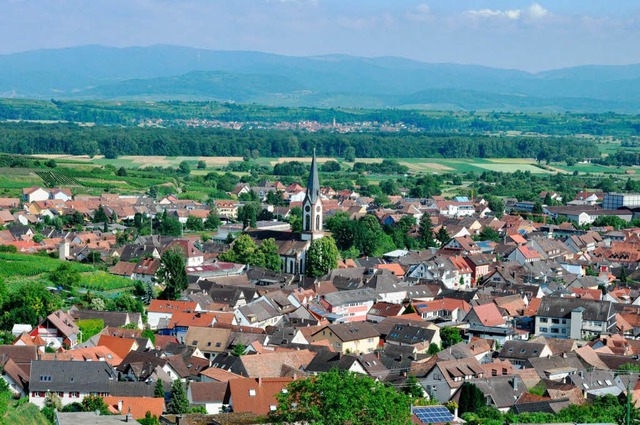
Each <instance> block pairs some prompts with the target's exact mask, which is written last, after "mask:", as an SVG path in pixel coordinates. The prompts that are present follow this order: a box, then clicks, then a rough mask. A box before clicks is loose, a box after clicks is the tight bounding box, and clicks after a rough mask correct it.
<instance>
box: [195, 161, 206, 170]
mask: <svg viewBox="0 0 640 425" xmlns="http://www.w3.org/2000/svg"><path fill="white" fill-rule="evenodd" d="M197 167H198V170H204V169H206V168H207V163H206V162H204V161H203V160H200V161H198V165H197Z"/></svg>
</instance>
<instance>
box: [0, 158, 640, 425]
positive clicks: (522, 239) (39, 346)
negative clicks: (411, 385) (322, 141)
mask: <svg viewBox="0 0 640 425" xmlns="http://www.w3.org/2000/svg"><path fill="white" fill-rule="evenodd" d="M250 192H253V193H255V194H256V195H257V197H258V199H259V201H260V202H261V203H262V207H263V209H265V210H267V211H269V212H271V213H273V215H274V216H275V217H276V218H275V219H274V220H262V221H261V220H256V221H255V223H250V224H249V225H247V226H245V225H244V224H245V223H242V220H241V219H239V211H241V210H242V207H243V202H242V201H238V200H237V199H236V200H216V201H215V202H214V203H213V204H211V205H206V204H202V203H199V202H196V201H190V200H180V199H178V198H177V197H176V196H165V197H162V198H160V199H154V198H152V197H150V196H148V195H133V196H132V195H126V196H125V195H122V196H121V195H117V194H104V195H101V196H85V195H81V194H75V195H73V194H72V193H71V191H70V190H69V189H66V188H44V187H32V188H28V189H24V191H23V198H22V199H17V198H2V199H0V207H1V208H3V209H2V210H0V224H2V225H3V227H4V230H0V244H1V245H2V246H4V247H14V248H7V250H9V251H15V252H16V253H22V254H31V255H39V254H42V253H45V255H46V253H49V254H51V255H52V256H54V257H56V258H59V259H60V260H64V261H68V262H80V263H87V262H92V263H94V264H95V263H96V262H97V263H99V264H102V265H103V267H105V268H106V269H107V270H108V271H109V273H111V274H113V275H116V276H120V277H124V278H126V279H131V280H132V281H139V282H141V283H142V286H145V287H148V288H151V289H152V291H151V292H152V293H153V288H155V287H157V286H158V285H159V284H161V283H162V282H160V281H159V280H158V274H159V273H158V271H159V270H160V269H161V267H162V264H161V263H162V260H161V259H162V256H163V254H164V253H165V252H167V251H170V250H179V252H180V253H181V254H182V257H183V260H184V263H185V270H186V274H187V278H188V285H187V287H186V289H184V290H183V291H181V293H180V294H179V296H178V297H177V299H176V300H161V299H153V298H154V296H150V297H149V298H148V299H145V304H146V305H145V311H144V313H140V312H126V311H105V310H99V309H87V308H80V307H78V306H75V305H73V302H70V303H69V305H66V306H65V308H62V309H59V310H57V311H54V312H51V313H50V314H49V315H48V316H47V317H43V318H42V319H41V321H40V322H39V323H38V324H37V325H36V326H32V325H30V324H24V323H15V324H14V326H13V331H12V332H13V336H14V337H15V341H14V342H13V343H12V344H11V345H1V346H0V359H1V363H2V377H3V379H4V380H5V381H6V382H7V383H8V385H9V386H10V389H11V391H12V392H13V393H14V394H15V396H16V397H28V400H29V402H30V403H32V404H34V405H36V406H38V407H39V408H42V407H45V403H46V400H47V398H48V397H50V394H51V393H54V394H57V396H58V398H59V401H60V403H61V405H62V406H66V405H70V404H72V403H77V402H81V401H82V400H83V399H84V398H85V397H87V396H99V397H102V398H103V399H104V402H105V403H106V405H107V406H108V409H109V411H110V412H111V413H113V414H118V415H125V416H127V417H132V418H133V419H136V420H138V419H144V418H145V415H146V414H147V412H149V413H150V414H151V415H153V416H157V417H161V416H162V415H163V414H166V412H167V403H168V401H169V400H170V395H171V393H172V385H173V384H174V382H175V381H176V380H179V381H181V382H183V383H188V386H186V393H187V398H188V400H189V404H190V406H191V407H196V408H200V409H199V411H201V413H206V414H209V415H225V414H226V415H245V416H244V417H245V419H246V417H249V418H251V417H256V418H257V417H262V416H265V415H267V414H269V412H272V411H274V410H275V409H276V408H277V400H276V395H277V394H279V393H283V392H286V391H287V390H286V386H287V385H288V384H289V383H290V382H292V381H293V380H296V379H301V378H304V377H307V376H314V375H318V374H322V373H325V372H328V371H329V370H331V369H334V368H337V369H339V370H344V371H351V372H357V373H360V374H364V375H368V376H370V377H372V378H374V379H376V380H378V381H381V382H385V383H389V384H391V385H393V386H395V387H397V388H402V386H403V385H406V382H407V380H408V379H413V378H412V377H415V378H416V379H417V381H418V382H419V384H420V385H421V387H422V390H423V393H424V396H425V397H426V398H428V399H430V400H435V401H436V402H437V403H439V404H446V403H448V402H450V401H455V402H459V401H460V396H461V389H462V388H463V384H464V383H465V382H471V383H473V384H475V385H476V386H477V387H478V388H479V389H480V391H481V392H482V393H483V395H484V397H485V400H486V404H487V405H488V406H492V407H495V408H496V409H498V410H500V411H501V412H507V411H511V412H516V413H523V412H547V413H557V412H559V411H560V410H562V409H563V408H565V407H567V406H569V405H573V404H584V403H586V402H588V401H590V400H592V399H594V398H595V397H600V396H604V395H607V394H610V395H613V396H620V395H621V394H622V395H623V396H624V395H626V394H627V393H629V394H630V397H631V398H632V400H633V403H637V404H638V405H640V382H639V381H638V376H637V374H636V375H633V374H620V373H619V372H620V370H630V369H631V370H635V369H634V368H640V360H639V357H638V356H639V355H640V343H639V342H638V339H637V336H638V335H639V334H640V290H639V289H638V287H637V286H636V285H634V284H633V283H632V281H633V280H637V278H638V276H639V275H640V271H639V270H638V261H639V260H640V229H635V228H631V229H624V230H620V229H617V228H614V227H613V226H600V227H596V226H594V225H593V223H594V222H597V221H596V220H598V219H599V218H602V217H616V218H618V219H620V220H624V221H625V222H630V221H632V220H633V219H634V216H635V215H636V214H637V213H636V212H635V211H637V208H639V207H640V195H633V194H631V195H630V194H626V195H622V194H617V193H596V192H580V193H578V195H577V196H576V199H574V200H571V201H569V202H567V203H566V205H558V202H552V203H551V205H546V202H545V201H548V200H549V199H552V200H553V201H558V199H557V198H558V195H557V194H555V193H541V194H540V202H539V203H540V204H541V206H542V214H539V213H534V210H535V209H536V208H537V206H536V203H533V202H519V201H518V200H516V199H513V200H508V199H507V200H506V202H505V206H506V212H505V213H504V214H502V213H496V212H494V211H492V210H491V209H490V208H489V206H488V203H487V202H486V200H484V199H482V198H474V199H469V198H455V199H445V198H444V197H440V196H433V197H430V198H423V199H414V198H409V197H407V196H397V197H390V198H393V199H391V201H392V202H393V205H394V207H393V208H383V207H379V206H377V205H375V203H374V200H373V199H371V198H367V197H364V196H359V194H358V193H356V192H354V191H350V190H342V191H336V190H333V189H332V188H329V187H323V186H321V185H320V181H319V178H318V173H317V165H316V163H315V158H314V162H313V163H312V166H311V172H310V176H309V182H308V184H307V187H306V188H303V187H301V186H300V185H297V184H292V185H289V186H285V185H283V184H281V183H279V182H277V181H265V182H261V184H260V185H259V186H253V187H252V186H249V185H246V184H238V186H237V187H236V188H235V189H234V190H233V192H232V195H234V196H235V197H236V198H237V197H238V196H240V195H241V194H243V193H250ZM270 193H280V194H281V197H282V200H283V201H284V204H285V206H281V205H280V206H274V205H272V204H269V203H268V202H267V200H268V199H272V196H269V194H270ZM296 207H297V208H299V209H300V210H302V223H301V232H297V231H293V230H292V225H291V223H290V222H291V220H290V218H291V212H292V210H293V209H294V208H296ZM212 214H215V215H217V217H218V218H219V219H220V221H221V224H220V225H219V226H217V229H216V231H215V232H214V233H215V234H214V235H212V237H211V238H210V239H209V238H206V240H203V239H204V238H202V235H201V234H200V233H197V232H189V231H188V230H187V229H186V228H185V227H186V225H187V222H188V221H190V222H193V221H194V220H199V221H200V222H202V223H205V222H207V220H209V219H210V217H211V216H212ZM340 214H343V215H346V216H347V217H348V218H349V219H350V220H359V219H362V218H363V217H373V218H375V221H376V222H378V223H379V224H380V226H384V225H388V226H391V225H394V224H395V223H398V222H400V221H401V220H403V219H404V220H407V219H409V220H410V221H411V222H412V223H413V225H412V226H411V227H410V228H409V229H408V231H407V232H408V233H407V235H408V236H409V237H419V236H420V233H421V225H420V223H424V222H425V220H423V217H425V216H428V217H429V219H430V222H431V225H432V228H431V229H430V232H431V233H432V234H431V235H428V239H429V240H430V241H431V242H433V243H430V244H428V245H427V246H424V247H422V248H420V249H416V250H404V249H396V250H393V251H389V252H385V253H384V254H383V255H381V256H363V257H359V256H358V257H356V258H353V259H339V260H338V262H337V267H336V268H333V269H332V270H328V271H327V273H325V274H323V275H320V276H309V275H308V274H309V273H308V270H307V256H308V253H309V250H310V247H311V245H312V244H313V243H314V242H315V241H318V240H321V239H323V238H327V237H329V235H330V233H331V232H329V230H328V229H327V227H326V222H327V221H328V220H330V219H331V217H334V216H336V215H340ZM98 215H100V216H104V217H106V218H107V220H104V221H96V216H98ZM167 216H168V217H172V218H174V219H175V220H177V222H179V223H180V224H181V228H180V230H181V231H180V233H181V235H178V236H166V235H161V234H157V233H155V234H154V233H153V232H154V227H153V226H154V225H153V222H154V219H157V220H163V219H166V217H167ZM65 217H66V218H65ZM140 217H144V218H145V219H147V220H149V228H150V232H149V234H146V235H142V234H139V235H138V236H137V237H136V238H135V239H133V240H131V239H129V238H125V237H123V236H122V235H124V234H125V230H126V229H128V228H130V227H132V226H134V222H136V220H140ZM558 217H563V218H564V219H566V220H564V222H562V223H560V224H554V223H555V222H558V220H554V219H557V218H558ZM57 218H61V219H62V218H65V220H66V223H70V225H65V226H63V227H62V228H57V227H56V226H54V225H52V223H54V221H55V220H56V219H57ZM539 218H542V219H541V220H540V219H539ZM239 234H245V235H248V236H249V237H250V238H251V239H252V240H254V241H255V242H256V244H258V245H260V244H261V243H262V242H263V241H265V240H268V239H273V241H274V242H275V244H276V246H277V251H278V255H279V256H280V259H281V268H280V270H270V269H268V268H266V267H261V266H255V265H250V264H242V263H236V262H230V261H223V260H222V259H220V258H219V257H220V256H221V255H222V256H223V257H224V255H223V253H225V252H226V251H229V250H230V249H232V247H233V245H234V242H235V240H238V239H237V237H238V235H239ZM442 235H446V237H442ZM488 235H491V238H485V237H486V236H488ZM334 236H336V237H337V236H338V235H334ZM439 236H440V237H439ZM234 239H235V240H234ZM96 253H97V254H96ZM0 266H1V264H0ZM6 283H7V285H9V286H10V285H11V283H12V282H11V280H10V279H8V280H7V282H6ZM51 290H52V291H59V290H60V288H51ZM86 320H99V321H100V323H101V324H103V325H104V327H103V328H102V329H101V330H99V332H97V333H96V334H95V335H92V336H91V337H90V338H85V336H84V335H82V332H81V330H80V327H79V326H78V322H79V321H86ZM149 330H150V331H152V333H149ZM158 388H160V390H158ZM423 410H424V409H423ZM229 412H232V413H229ZM416 412H417V411H416ZM427 416H428V415H427ZM180 419H181V418H178V417H175V416H170V415H166V416H164V417H163V421H164V422H163V423H183V422H180ZM413 421H414V423H419V424H420V423H424V424H426V423H434V421H433V419H432V418H431V419H425V417H424V414H418V413H415V414H414V416H413ZM459 421H461V420H460V418H459V417H457V415H455V416H454V415H452V417H451V418H448V417H447V420H442V421H441V422H443V423H444V422H456V423H458V422H459ZM212 423H213V422H212ZM214 423H219V422H214ZM247 423H251V422H247ZM436 423H437V422H436Z"/></svg>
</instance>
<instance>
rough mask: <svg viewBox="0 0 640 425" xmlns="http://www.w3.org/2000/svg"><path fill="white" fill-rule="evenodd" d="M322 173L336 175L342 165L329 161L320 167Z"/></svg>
mask: <svg viewBox="0 0 640 425" xmlns="http://www.w3.org/2000/svg"><path fill="white" fill-rule="evenodd" d="M320 171H322V172H323V173H336V172H338V171H340V164H339V163H338V161H327V162H325V163H324V164H322V165H321V166H320Z"/></svg>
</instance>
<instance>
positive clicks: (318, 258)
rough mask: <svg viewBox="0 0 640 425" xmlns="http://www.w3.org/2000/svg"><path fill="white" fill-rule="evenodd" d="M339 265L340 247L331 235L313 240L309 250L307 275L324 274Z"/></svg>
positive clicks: (306, 265) (306, 266) (316, 275)
mask: <svg viewBox="0 0 640 425" xmlns="http://www.w3.org/2000/svg"><path fill="white" fill-rule="evenodd" d="M337 267H338V247H336V242H335V241H334V240H333V238H332V237H331V236H325V237H323V238H320V239H316V240H314V241H312V242H311V246H309V251H308V252H307V262H306V264H305V271H306V273H307V276H314V277H318V276H323V275H325V274H327V273H328V272H330V271H331V270H333V269H335V268H337Z"/></svg>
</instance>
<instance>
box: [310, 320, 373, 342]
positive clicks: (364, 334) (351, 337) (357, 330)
mask: <svg viewBox="0 0 640 425" xmlns="http://www.w3.org/2000/svg"><path fill="white" fill-rule="evenodd" d="M326 328H329V329H330V330H331V332H333V333H334V335H335V336H337V337H338V338H340V340H341V341H343V342H346V341H357V340H361V339H365V338H375V337H379V336H380V333H379V332H378V330H377V329H376V328H375V327H374V326H373V325H372V324H371V323H369V322H350V323H339V324H333V325H329V326H327V327H326ZM323 329H325V328H322V329H320V330H319V331H318V332H316V333H315V334H314V335H317V334H319V333H320V332H321V331H322V330H323Z"/></svg>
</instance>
